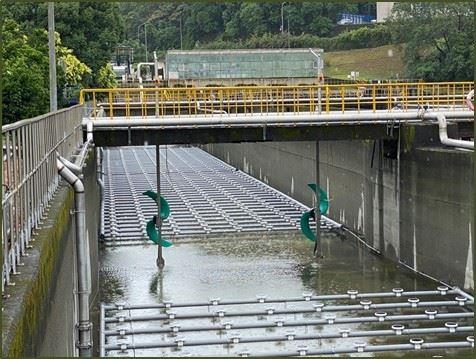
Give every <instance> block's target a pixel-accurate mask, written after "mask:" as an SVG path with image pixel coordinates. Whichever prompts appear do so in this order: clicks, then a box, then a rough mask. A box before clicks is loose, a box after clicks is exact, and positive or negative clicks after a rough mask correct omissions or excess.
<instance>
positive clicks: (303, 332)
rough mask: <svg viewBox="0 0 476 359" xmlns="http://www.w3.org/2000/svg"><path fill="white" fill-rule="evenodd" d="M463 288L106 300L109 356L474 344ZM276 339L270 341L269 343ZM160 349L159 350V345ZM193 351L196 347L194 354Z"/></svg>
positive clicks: (104, 342) (104, 333) (105, 352)
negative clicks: (179, 300)
mask: <svg viewBox="0 0 476 359" xmlns="http://www.w3.org/2000/svg"><path fill="white" fill-rule="evenodd" d="M473 305H474V298H473V297H472V296H470V295H468V294H466V293H464V292H463V291H461V290H460V289H458V288H448V287H445V286H440V287H438V288H437V289H436V290H427V291H405V290H403V289H401V288H394V289H393V290H392V291H390V292H382V293H358V292H357V291H356V290H348V291H347V293H345V294H334V295H321V294H319V295H315V294H313V293H303V294H302V296H301V297H296V298H280V299H272V298H268V297H266V296H265V295H258V296H256V298H253V299H250V300H220V299H219V298H214V299H213V298H211V299H210V300H209V301H207V302H196V303H173V302H164V303H159V304H155V305H150V304H144V305H133V304H128V303H113V304H104V303H102V304H101V313H100V355H101V357H102V356H158V355H160V356H190V355H192V354H193V355H194V356H196V355H206V356H242V357H245V356H256V357H268V356H269V357H271V356H307V355H332V354H350V355H356V354H359V353H369V352H382V351H386V352H392V351H393V352H396V351H402V350H406V351H411V350H429V349H436V350H438V349H439V350H442V349H445V350H447V349H451V348H460V349H461V348H462V349H464V348H467V349H469V350H471V348H474V336H473V331H474V324H473V320H474V312H473V309H472V307H473ZM273 342H274V343H275V346H271V349H272V350H270V346H269V345H268V346H267V349H263V346H264V343H273ZM151 350H153V352H151ZM191 351H193V353H191Z"/></svg>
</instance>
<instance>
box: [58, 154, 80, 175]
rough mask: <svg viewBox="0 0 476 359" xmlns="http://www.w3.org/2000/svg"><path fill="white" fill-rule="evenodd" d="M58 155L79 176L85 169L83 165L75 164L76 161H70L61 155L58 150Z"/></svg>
mask: <svg viewBox="0 0 476 359" xmlns="http://www.w3.org/2000/svg"><path fill="white" fill-rule="evenodd" d="M56 156H57V157H58V159H59V160H60V161H61V162H62V163H63V164H64V165H65V166H66V168H68V169H69V170H70V171H72V172H73V173H74V174H75V175H78V176H79V175H80V174H81V172H82V171H83V170H82V168H81V167H79V166H77V165H75V164H74V163H72V162H70V161H68V160H67V159H66V158H64V157H62V156H60V155H59V153H58V152H56Z"/></svg>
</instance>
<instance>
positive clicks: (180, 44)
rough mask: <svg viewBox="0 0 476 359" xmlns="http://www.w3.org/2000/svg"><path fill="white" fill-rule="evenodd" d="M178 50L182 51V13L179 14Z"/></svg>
mask: <svg viewBox="0 0 476 359" xmlns="http://www.w3.org/2000/svg"><path fill="white" fill-rule="evenodd" d="M180 50H183V42H182V13H180Z"/></svg>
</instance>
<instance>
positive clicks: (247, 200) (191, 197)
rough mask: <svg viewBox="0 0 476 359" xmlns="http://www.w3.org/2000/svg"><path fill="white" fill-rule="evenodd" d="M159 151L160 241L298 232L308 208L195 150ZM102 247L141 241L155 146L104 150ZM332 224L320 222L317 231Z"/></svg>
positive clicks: (151, 207) (150, 208)
mask: <svg viewBox="0 0 476 359" xmlns="http://www.w3.org/2000/svg"><path fill="white" fill-rule="evenodd" d="M160 151H161V152H160V153H161V161H160V162H161V168H160V171H161V192H162V195H163V196H164V197H165V198H166V199H167V201H168V203H169V205H170V209H171V214H170V216H169V218H167V220H166V221H165V222H164V223H163V227H162V233H163V235H164V236H165V237H169V238H170V237H176V236H191V235H207V234H208V235H209V234H219V233H230V232H233V233H239V232H242V233H243V232H263V231H289V230H294V231H295V230H298V229H299V221H300V217H301V214H302V213H303V212H304V211H306V210H308V209H309V208H308V207H306V206H304V205H303V204H301V203H299V202H297V201H295V200H294V199H292V198H290V197H287V196H285V195H284V194H282V193H280V192H278V191H276V190H275V189H273V188H271V187H269V186H267V185H266V184H264V183H262V182H260V181H258V180H256V179H254V178H253V177H251V176H249V175H247V174H246V173H244V172H242V171H239V170H236V169H235V168H233V167H231V166H230V165H228V164H226V163H224V162H222V161H220V160H218V159H217V158H215V157H213V156H211V155H209V154H208V153H206V152H205V151H202V150H201V149H199V148H193V147H189V148H185V147H169V148H167V149H166V148H163V149H161V150H160ZM103 168H104V171H105V190H104V195H105V205H104V224H105V233H104V234H105V243H106V245H117V244H131V243H138V242H145V241H146V240H147V239H146V229H145V226H146V222H147V221H148V220H149V219H151V218H152V216H154V215H155V214H156V211H157V206H156V205H155V203H154V202H153V201H151V200H150V198H148V197H146V196H144V195H142V193H143V192H144V191H146V190H150V189H152V190H154V191H155V190H156V162H155V148H154V147H153V146H149V147H128V148H124V147H123V148H119V149H106V150H105V151H104V159H103ZM335 226H338V224H337V223H335V222H333V221H331V220H329V219H327V218H325V217H324V218H323V220H322V221H321V228H322V229H324V230H325V229H330V228H333V227H335Z"/></svg>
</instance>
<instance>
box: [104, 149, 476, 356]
mask: <svg viewBox="0 0 476 359" xmlns="http://www.w3.org/2000/svg"><path fill="white" fill-rule="evenodd" d="M162 156H163V158H162V160H161V172H162V177H163V178H164V179H165V178H166V180H162V179H161V181H162V182H163V183H164V186H163V194H164V195H165V197H166V198H167V200H169V203H170V207H171V209H172V214H171V216H170V217H171V221H170V222H169V223H168V224H166V225H164V235H165V237H166V238H167V236H169V238H170V239H171V240H172V241H173V243H174V245H173V246H172V247H170V248H164V249H163V254H164V257H165V261H166V266H165V268H164V269H163V271H161V272H159V271H158V269H157V267H156V256H157V248H156V246H154V245H153V244H151V242H148V241H147V240H146V239H145V235H144V233H145V232H144V225H145V221H146V220H147V219H148V217H149V216H152V215H153V214H154V211H155V207H154V204H153V202H152V201H150V199H148V198H146V197H142V196H141V195H140V193H141V192H142V191H145V190H148V189H151V188H152V189H154V185H155V160H154V157H155V150H153V148H141V149H139V148H126V149H121V150H108V151H107V153H106V154H105V157H104V161H105V162H104V168H105V172H106V176H105V179H106V181H105V182H106V191H105V192H106V193H105V194H106V199H107V201H106V202H107V206H105V211H106V213H105V214H106V228H107V235H106V242H105V245H104V246H103V247H102V249H101V253H100V288H101V302H102V304H101V315H100V317H101V320H100V340H99V341H100V345H99V347H100V348H99V349H100V352H98V354H102V355H104V356H112V357H118V356H119V357H123V356H149V357H150V356H243V357H245V356H305V355H331V354H346V355H351V356H359V355H365V356H367V355H374V354H373V353H379V352H385V355H392V356H396V357H399V356H404V355H405V353H410V354H408V355H411V356H412V357H414V356H415V355H417V353H415V352H414V351H418V356H419V357H420V356H429V357H431V356H438V355H444V356H454V357H461V356H464V355H468V356H469V355H471V354H473V349H472V348H473V346H474V339H473V336H472V335H473V331H474V329H473V328H474V327H473V319H474V314H473V311H472V305H473V303H474V302H473V301H474V299H473V298H472V297H471V296H469V295H467V294H465V293H463V292H461V291H459V290H458V289H452V288H445V287H444V286H443V285H442V283H437V282H435V281H433V280H430V279H428V278H425V277H422V276H421V275H418V274H416V273H414V272H412V271H410V270H408V269H406V268H404V267H401V266H398V265H396V264H395V263H393V262H390V261H387V260H385V259H383V258H381V257H380V256H378V255H375V254H372V253H371V252H370V251H369V249H368V248H366V247H365V246H363V245H362V243H360V242H358V241H356V239H355V238H351V237H346V236H344V235H342V234H341V233H338V232H334V231H332V229H335V228H337V227H338V224H337V223H335V222H332V221H330V220H328V219H324V220H323V221H322V222H321V227H322V228H324V229H328V230H331V231H327V232H324V233H323V236H322V246H321V247H322V254H323V258H316V257H315V256H314V255H313V247H314V244H313V243H312V242H310V241H309V240H307V239H306V238H305V237H304V236H303V235H302V234H300V233H299V232H298V230H297V229H298V226H299V217H300V215H301V214H302V213H303V212H304V211H306V210H307V209H308V208H307V207H306V206H303V205H302V204H300V203H298V202H296V201H294V200H292V199H290V198H289V197H286V196H285V195H283V194H281V193H279V192H277V191H276V190H274V189H272V188H269V187H268V186H266V185H265V184H262V183H261V182H259V181H256V180H255V179H253V178H251V177H249V176H248V175H246V174H244V173H242V172H240V171H235V169H234V168H232V167H230V166H228V165H226V164H224V163H223V162H221V161H219V160H217V159H214V158H213V157H211V156H210V155H208V154H206V153H205V152H203V151H201V150H199V149H194V148H171V149H169V150H168V151H167V152H164V151H163V150H161V157H162ZM111 210H112V212H111ZM174 211H175V217H174ZM123 222H124V223H123ZM192 222H193V223H192ZM166 223H167V222H166ZM123 244H134V245H127V246H126V245H123ZM427 349H431V350H427Z"/></svg>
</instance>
